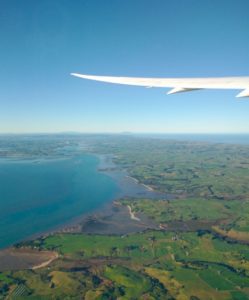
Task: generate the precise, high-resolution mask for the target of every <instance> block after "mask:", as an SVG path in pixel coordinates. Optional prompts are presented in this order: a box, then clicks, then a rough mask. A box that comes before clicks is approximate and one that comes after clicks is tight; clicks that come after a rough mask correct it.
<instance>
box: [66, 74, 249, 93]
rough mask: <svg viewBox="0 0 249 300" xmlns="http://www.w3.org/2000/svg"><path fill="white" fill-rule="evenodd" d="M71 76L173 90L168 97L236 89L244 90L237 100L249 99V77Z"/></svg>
mask: <svg viewBox="0 0 249 300" xmlns="http://www.w3.org/2000/svg"><path fill="white" fill-rule="evenodd" d="M71 75H72V76H76V77H79V78H83V79H89V80H96V81H101V82H107V83H114V84H126V85H134V86H144V87H161V88H171V90H170V91H169V92H168V95H170V94H176V93H182V92H189V91H193V90H200V89H234V90H243V91H242V92H240V93H239V94H238V95H237V96H236V97H237V98H242V97H249V77H210V78H139V77H113V76H95V75H85V74H79V73H71Z"/></svg>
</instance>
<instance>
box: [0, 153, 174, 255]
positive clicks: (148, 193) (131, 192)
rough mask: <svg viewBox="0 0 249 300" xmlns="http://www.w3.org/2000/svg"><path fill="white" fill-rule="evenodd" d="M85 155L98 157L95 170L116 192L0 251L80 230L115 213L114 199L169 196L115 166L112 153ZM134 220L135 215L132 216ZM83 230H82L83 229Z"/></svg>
mask: <svg viewBox="0 0 249 300" xmlns="http://www.w3.org/2000/svg"><path fill="white" fill-rule="evenodd" d="M85 154H87V155H92V156H95V157H97V158H98V160H99V161H98V164H97V167H96V169H97V172H100V173H104V174H105V175H107V176H109V177H111V178H112V179H113V180H114V181H115V183H116V184H117V186H118V189H119V191H118V192H117V194H116V195H115V196H114V197H112V198H111V199H110V200H108V201H106V202H104V203H102V204H101V205H100V206H98V207H96V208H94V209H92V210H91V211H89V212H86V213H83V214H80V215H79V216H76V217H74V218H72V219H71V220H67V221H65V222H64V223H63V224H59V225H57V226H54V227H53V228H51V229H48V230H45V231H41V232H38V233H35V234H32V235H30V236H27V237H26V238H23V239H20V240H19V241H17V242H15V243H12V244H10V245H8V246H5V247H2V248H0V251H2V250H5V249H8V248H15V246H16V245H18V244H20V243H23V242H28V241H31V240H34V239H39V238H44V237H47V236H49V235H53V234H56V233H60V232H64V233H66V232H69V233H70V232H74V231H80V230H81V229H80V228H81V227H82V226H83V225H82V224H85V223H87V222H88V220H91V219H94V217H95V216H99V215H100V218H101V216H102V215H103V214H106V215H110V214H115V212H114V211H113V206H114V203H115V201H116V200H118V199H121V198H124V197H135V198H136V197H137V198H141V197H147V198H152V199H155V198H165V199H166V198H170V197H171V195H166V194H163V193H160V192H156V191H154V190H153V189H152V188H150V187H149V186H146V185H144V184H142V183H139V181H138V180H137V179H136V178H133V177H132V176H130V175H129V174H128V173H127V171H126V170H124V169H122V168H121V167H119V166H117V165H116V164H115V163H114V162H113V155H112V154H97V153H92V152H88V153H85ZM134 218H135V219H133V220H136V217H135V216H134ZM83 232H84V231H83Z"/></svg>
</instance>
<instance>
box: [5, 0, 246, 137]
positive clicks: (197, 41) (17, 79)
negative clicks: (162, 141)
mask: <svg viewBox="0 0 249 300" xmlns="http://www.w3.org/2000/svg"><path fill="white" fill-rule="evenodd" d="M248 11H249V1H248V0H236V1H234V0H219V1H217V0H216V1H215V0H209V1H204V0H203V1H202V0H125V1H123V0H105V1H100V0H81V1H78V0H73V1H69V0H53V1H51V0H43V1H38V0H22V1H19V0H16V1H14V0H0V54H1V56H0V82H1V84H0V132H61V131H63V132H64V131H80V132H122V131H134V132H166V133H171V132H172V133H176V132H181V133H183V132H191V133H192V132H198V133H199V132H215V133H218V132H249V117H248V114H249V100H237V99H236V98H235V95H236V94H237V93H238V91H233V90H231V91H196V92H192V93H186V94H178V95H172V96H167V95H166V91H167V89H145V88H142V87H130V86H119V85H110V84H105V83H97V82H91V81H85V80H81V79H78V78H74V77H72V76H70V75H69V74H70V73H71V72H79V73H85V74H96V75H112V76H115V75H117V76H140V77H170V76H172V77H183V76H186V77H190V76H197V77H206V76H207V77H208V76H249V18H248Z"/></svg>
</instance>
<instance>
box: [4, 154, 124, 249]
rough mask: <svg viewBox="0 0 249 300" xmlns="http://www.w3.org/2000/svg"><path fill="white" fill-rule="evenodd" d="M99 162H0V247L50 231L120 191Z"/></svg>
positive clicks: (89, 157) (86, 157) (76, 159)
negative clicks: (101, 171) (100, 167)
mask: <svg viewBox="0 0 249 300" xmlns="http://www.w3.org/2000/svg"><path fill="white" fill-rule="evenodd" d="M97 166H98V158H97V157H95V156H92V155H82V156H78V157H73V158H68V159H57V160H40V161H28V160H22V161H18V160H17V161H13V160H0V248H3V247H6V246H9V245H11V244H13V243H15V242H18V241H20V240H22V239H25V238H27V237H29V236H32V235H34V234H38V233H41V232H45V231H47V230H51V229H53V228H55V227H57V226H59V225H62V224H65V223H67V222H69V221H70V220H72V219H73V218H76V217H77V216H80V215H82V214H83V213H87V212H91V211H92V210H94V209H95V208H97V207H99V206H101V205H102V204H104V203H105V202H107V201H110V200H112V199H113V198H114V197H115V195H116V194H117V193H118V191H119V188H118V186H117V185H116V183H115V181H114V179H112V178H110V177H109V176H107V175H105V174H103V173H99V172H98V171H97Z"/></svg>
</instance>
